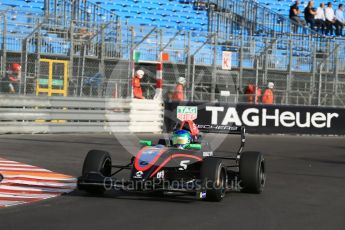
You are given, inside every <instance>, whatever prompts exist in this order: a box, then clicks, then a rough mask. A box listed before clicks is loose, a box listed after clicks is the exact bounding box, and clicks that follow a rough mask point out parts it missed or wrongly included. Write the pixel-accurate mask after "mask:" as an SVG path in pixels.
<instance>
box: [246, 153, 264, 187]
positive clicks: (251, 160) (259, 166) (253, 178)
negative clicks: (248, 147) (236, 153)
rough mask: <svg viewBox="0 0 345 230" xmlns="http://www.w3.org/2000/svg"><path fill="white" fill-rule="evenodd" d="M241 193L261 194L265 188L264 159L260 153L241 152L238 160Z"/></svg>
mask: <svg viewBox="0 0 345 230" xmlns="http://www.w3.org/2000/svg"><path fill="white" fill-rule="evenodd" d="M240 180H241V187H242V189H241V191H242V192H247V193H261V192H262V191H263V189H264V187H265V183H266V174H265V162H264V157H263V155H262V154H261V153H260V152H243V153H242V154H241V158H240Z"/></svg>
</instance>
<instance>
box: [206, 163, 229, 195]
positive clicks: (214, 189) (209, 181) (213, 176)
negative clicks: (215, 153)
mask: <svg viewBox="0 0 345 230" xmlns="http://www.w3.org/2000/svg"><path fill="white" fill-rule="evenodd" d="M201 181H202V185H203V186H204V187H205V188H204V189H205V190H206V200H208V201H221V200H222V199H223V198H224V197H225V192H226V185H227V174H226V169H225V167H224V165H223V163H222V160H221V159H216V158H212V157H208V158H205V159H204V160H203V162H202V166H201Z"/></svg>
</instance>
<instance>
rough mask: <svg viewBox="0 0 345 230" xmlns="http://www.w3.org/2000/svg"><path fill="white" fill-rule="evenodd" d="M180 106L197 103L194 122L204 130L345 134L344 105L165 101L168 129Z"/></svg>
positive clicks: (170, 127) (174, 121) (166, 125)
mask: <svg viewBox="0 0 345 230" xmlns="http://www.w3.org/2000/svg"><path fill="white" fill-rule="evenodd" d="M178 106H195V107H196V108H197V109H196V110H197V119H196V120H195V123H196V124H198V125H199V127H200V128H202V129H204V130H207V129H209V130H213V131H217V130H218V131H220V132H221V131H226V130H227V129H230V128H231V126H232V124H235V125H244V126H245V127H246V130H247V132H248V133H253V134H256V133H257V134H261V133H263V134H310V135H345V109H343V108H331V107H317V106H287V105H251V104H227V103H181V104H179V103H165V127H166V131H171V130H172V127H173V126H174V124H175V123H176V121H177V120H176V114H177V107H178ZM180 108H181V107H180ZM189 115H191V114H189Z"/></svg>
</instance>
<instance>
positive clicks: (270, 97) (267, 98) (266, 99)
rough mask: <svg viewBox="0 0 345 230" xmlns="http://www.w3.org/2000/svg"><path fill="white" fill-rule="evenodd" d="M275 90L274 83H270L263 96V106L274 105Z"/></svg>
mask: <svg viewBox="0 0 345 230" xmlns="http://www.w3.org/2000/svg"><path fill="white" fill-rule="evenodd" d="M273 88H274V83H273V82H269V83H268V87H267V89H266V90H265V92H264V94H263V96H262V104H265V105H272V104H273V103H274V94H273Z"/></svg>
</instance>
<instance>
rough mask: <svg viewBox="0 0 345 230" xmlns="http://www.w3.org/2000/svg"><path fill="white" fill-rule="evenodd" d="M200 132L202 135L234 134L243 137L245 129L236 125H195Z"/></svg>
mask: <svg viewBox="0 0 345 230" xmlns="http://www.w3.org/2000/svg"><path fill="white" fill-rule="evenodd" d="M197 127H198V129H199V130H200V132H203V133H221V134H235V135H244V134H245V132H246V129H245V127H244V126H236V125H201V124H199V125H197Z"/></svg>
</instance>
